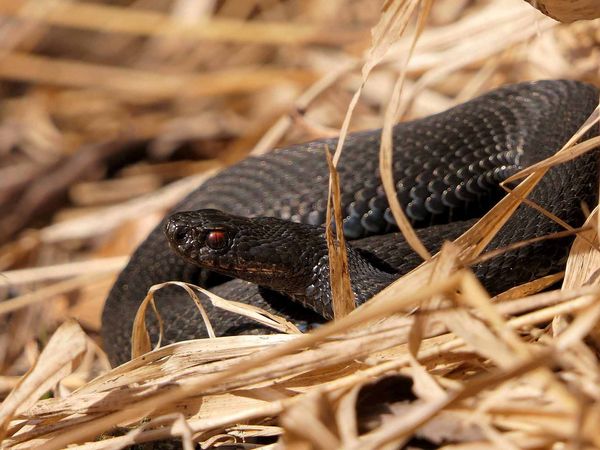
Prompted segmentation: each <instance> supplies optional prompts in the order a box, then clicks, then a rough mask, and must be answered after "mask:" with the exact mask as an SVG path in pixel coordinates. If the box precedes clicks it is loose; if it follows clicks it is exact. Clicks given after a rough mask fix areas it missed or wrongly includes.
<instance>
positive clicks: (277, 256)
mask: <svg viewBox="0 0 600 450" xmlns="http://www.w3.org/2000/svg"><path fill="white" fill-rule="evenodd" d="M164 231H165V235H166V237H167V239H168V241H169V244H170V245H171V247H172V248H173V249H174V250H175V251H176V252H177V253H178V254H179V255H180V256H182V257H183V258H184V259H186V260H187V261H189V262H191V263H193V264H195V265H198V266H200V267H203V268H205V269H209V270H212V271H215V272H219V273H222V274H225V275H228V276H231V277H235V278H240V279H243V280H246V281H251V282H253V283H257V284H260V285H261V286H267V287H270V288H272V289H275V290H278V291H279V292H284V293H287V294H290V295H294V294H297V293H299V292H304V291H305V289H306V286H309V285H311V284H313V283H314V280H313V279H314V277H315V276H317V275H318V276H321V275H322V274H327V275H328V270H327V271H324V270H323V264H327V242H326V239H325V235H324V232H325V230H324V228H322V227H317V226H312V225H306V224H299V223H294V222H289V221H285V220H281V219H277V218H273V217H255V218H246V217H240V216H235V215H232V214H227V213H224V212H222V211H218V210H215V209H201V210H197V211H186V212H178V213H175V214H173V215H171V216H170V217H169V218H168V219H167V221H166V223H165V226H164Z"/></svg>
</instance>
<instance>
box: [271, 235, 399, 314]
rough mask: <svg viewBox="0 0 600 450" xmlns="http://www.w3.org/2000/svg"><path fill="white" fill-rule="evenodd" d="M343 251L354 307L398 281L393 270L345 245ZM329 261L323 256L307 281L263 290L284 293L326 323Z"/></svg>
mask: <svg viewBox="0 0 600 450" xmlns="http://www.w3.org/2000/svg"><path fill="white" fill-rule="evenodd" d="M346 248H347V253H348V274H349V276H350V283H351V286H352V293H353V294H354V301H355V304H356V305H361V304H362V303H364V302H366V301H367V300H369V299H370V298H371V297H373V296H374V295H375V294H377V293H378V292H379V291H381V290H382V289H384V288H385V287H387V286H388V285H389V284H391V283H392V282H393V281H395V280H396V279H397V278H398V274H397V273H396V272H395V271H394V270H393V269H391V268H390V267H388V266H387V265H386V264H385V263H383V262H382V261H380V260H379V259H377V258H376V257H375V256H374V255H371V254H370V253H368V252H365V251H363V250H358V249H355V248H353V247H352V246H351V245H347V247H346ZM329 261H330V259H329V254H328V253H324V254H322V255H321V256H320V258H319V259H318V261H317V262H316V264H314V266H313V270H312V272H311V274H310V276H309V278H308V279H304V280H299V282H297V283H290V282H287V283H282V282H279V281H275V282H274V283H269V285H267V286H266V287H268V288H271V289H275V290H278V291H280V292H283V293H285V294H286V295H287V296H289V297H291V298H292V299H293V300H295V301H297V302H300V303H302V304H303V305H304V306H305V307H307V308H309V309H312V310H313V311H315V312H317V313H318V314H320V315H322V316H323V317H325V318H326V319H332V318H333V316H334V314H333V294H332V289H331V277H330V266H329ZM262 284H265V283H262ZM275 285H277V286H275Z"/></svg>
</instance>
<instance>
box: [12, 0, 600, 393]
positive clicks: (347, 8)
mask: <svg viewBox="0 0 600 450" xmlns="http://www.w3.org/2000/svg"><path fill="white" fill-rule="evenodd" d="M530 3H534V4H535V6H536V7H538V8H539V9H540V10H541V11H543V12H545V13H547V14H548V15H550V16H552V17H555V18H558V19H560V20H562V21H564V22H572V21H573V20H576V19H579V18H588V19H591V18H595V17H598V15H599V14H600V12H599V11H598V3H597V1H594V0H591V1H585V0H581V1H579V2H562V3H569V4H571V3H577V8H567V9H564V8H562V7H561V6H560V5H559V3H561V2H558V1H554V2H552V1H551V0H546V1H538V2H530ZM383 6H384V5H383V2H381V1H379V2H373V1H366V0H331V1H327V2H323V1H316V0H219V1H216V0H135V1H130V0H94V1H92V0H89V1H88V0H79V1H74V0H0V244H1V246H0V271H2V272H3V277H2V279H3V280H4V282H3V283H1V284H0V290H1V292H0V294H1V295H2V298H3V299H5V301H3V302H0V398H2V397H3V396H5V395H6V394H7V393H8V392H9V391H10V389H11V388H12V387H14V386H15V385H16V383H17V381H18V379H19V376H20V375H22V374H23V373H25V372H26V371H27V370H28V369H29V368H30V367H31V365H32V363H33V362H34V361H35V359H36V357H37V355H38V354H39V352H40V350H41V349H42V348H43V347H44V345H45V344H46V342H47V340H48V337H49V336H50V335H51V334H52V332H53V331H54V330H55V329H56V327H57V326H58V325H59V324H61V323H62V322H64V321H65V320H66V318H68V317H73V318H75V319H77V320H78V321H79V323H80V324H81V325H82V326H83V328H84V330H85V331H86V332H87V333H88V335H89V337H90V342H95V343H96V344H100V343H99V341H98V331H99V327H100V312H101V309H102V303H103V301H104V298H105V296H106V294H107V292H108V289H109V287H110V285H111V283H112V281H113V280H114V276H115V274H116V273H118V271H119V270H120V268H121V267H123V265H124V264H125V262H126V260H127V256H128V255H129V254H130V253H131V251H132V250H133V249H134V248H135V246H136V245H137V243H139V242H140V240H141V239H143V238H144V237H145V235H146V234H147V233H148V232H149V230H150V229H151V228H152V227H153V226H154V225H155V224H156V222H157V221H158V220H159V219H160V217H161V216H162V215H163V214H164V212H165V211H166V210H168V208H169V207H170V206H172V205H173V204H174V203H175V202H176V201H177V200H178V199H179V198H181V197H182V196H183V195H184V194H185V193H186V192H189V191H190V190H191V189H193V188H194V187H195V186H197V185H198V184H199V182H200V181H201V180H203V179H205V178H206V177H207V176H208V175H210V174H211V173H214V171H215V170H218V169H219V168H221V167H224V166H226V165H229V164H232V163H234V162H236V161H238V160H240V159H242V158H244V157H245V156H247V155H248V154H250V153H263V152H266V151H268V150H270V149H272V148H274V147H277V146H282V145H285V144H289V143H295V142H301V141H307V140H311V139H315V138H319V137H323V136H330V135H336V134H337V133H338V130H339V127H340V125H341V122H342V120H343V118H344V114H345V112H346V109H347V106H348V103H349V101H350V99H351V98H352V95H353V94H354V92H355V91H356V89H357V88H358V86H359V85H360V83H361V76H360V66H361V64H362V62H363V61H364V57H365V55H364V53H365V50H366V49H368V48H369V46H370V44H371V35H370V30H371V28H372V27H373V26H374V25H375V24H376V23H377V21H378V20H379V18H380V15H381V8H382V7H383ZM411 26H414V24H412V25H411ZM410 36H411V33H410V32H408V33H407V34H406V35H405V37H402V38H401V39H400V40H398V41H397V42H395V43H394V44H393V46H392V48H391V49H390V51H389V52H388V54H387V55H386V56H385V58H384V60H383V62H382V63H381V64H380V65H379V66H377V67H376V68H375V69H374V71H373V73H372V74H371V76H370V77H369V79H368V82H367V84H366V85H365V88H364V92H363V95H362V96H361V98H360V100H359V103H358V105H357V107H356V110H355V112H354V115H353V120H352V123H351V129H353V130H358V129H366V128H377V127H380V126H381V125H382V122H383V115H384V113H385V107H386V105H387V102H388V100H389V96H390V93H391V90H392V87H393V85H394V82H395V80H396V78H397V77H398V74H399V72H400V71H401V70H402V67H403V66H402V62H403V60H404V57H405V55H406V52H407V51H408V49H409V48H410V43H411V37H410ZM406 70H407V72H406V73H407V80H406V86H405V92H404V96H403V100H402V101H403V103H402V105H401V113H402V119H411V118H416V117H421V116H424V115H428V114H431V113H434V112H439V111H442V110H444V109H446V108H448V107H450V106H452V105H454V104H456V103H460V102H463V101H465V100H467V99H469V98H471V97H473V96H476V95H478V94H480V93H482V92H485V91H488V90H490V89H492V88H494V87H496V86H499V85H501V84H505V83H511V82H517V81H523V80H534V79H542V78H571V79H578V80H582V81H587V82H591V83H594V84H596V85H598V86H600V20H599V19H596V20H588V21H579V22H573V23H560V22H557V21H555V20H553V19H551V18H549V17H547V16H545V15H543V14H542V13H540V12H539V11H537V10H536V9H534V8H533V7H531V6H530V5H528V4H527V3H526V2H524V1H521V0H436V1H435V2H434V5H433V8H432V10H431V14H430V16H429V18H428V21H427V26H426V28H425V31H424V33H423V34H422V36H421V38H420V40H419V43H418V45H417V47H416V50H415V52H414V55H413V57H412V58H411V60H410V61H409V63H408V66H407V69H406ZM96 344H94V345H91V347H90V348H91V350H90V352H88V356H86V358H87V359H86V363H85V364H83V365H82V366H81V368H80V370H79V371H78V372H77V373H76V374H73V375H72V376H70V377H68V378H67V379H66V380H65V381H64V382H63V383H62V384H63V388H64V389H67V390H68V389H73V388H75V387H77V386H80V385H82V384H83V383H84V382H85V381H87V380H89V379H90V378H91V377H92V376H94V375H96V374H98V373H101V372H103V371H105V370H107V368H108V365H107V363H106V360H105V358H104V357H103V355H102V352H101V351H100V350H99V348H98V347H97V346H95V345H96Z"/></svg>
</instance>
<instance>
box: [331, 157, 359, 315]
mask: <svg viewBox="0 0 600 450" xmlns="http://www.w3.org/2000/svg"><path fill="white" fill-rule="evenodd" d="M325 156H326V158H327V167H328V168H329V193H328V196H327V214H326V219H325V220H326V229H325V235H326V237H327V248H328V251H329V280H330V284H331V296H332V302H333V305H332V307H333V317H334V319H340V318H342V317H345V316H347V315H348V314H350V313H351V312H352V311H353V310H354V308H355V307H356V302H355V299H354V292H352V284H351V280H350V271H349V269H348V251H347V249H346V238H345V236H344V222H343V220H342V206H341V203H342V202H341V198H340V197H341V194H340V179H339V174H338V171H337V169H336V168H335V166H334V165H333V159H332V157H331V153H330V152H329V147H327V146H325ZM332 210H333V215H334V219H335V222H333V221H332V220H331V211H332ZM334 223H335V232H334V230H333V224H334Z"/></svg>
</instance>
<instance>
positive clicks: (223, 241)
mask: <svg viewBox="0 0 600 450" xmlns="http://www.w3.org/2000/svg"><path fill="white" fill-rule="evenodd" d="M206 245H207V246H208V247H209V248H212V249H213V250H221V249H223V248H225V247H226V246H227V233H225V232H224V231H220V230H215V231H211V232H210V233H208V236H206Z"/></svg>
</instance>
